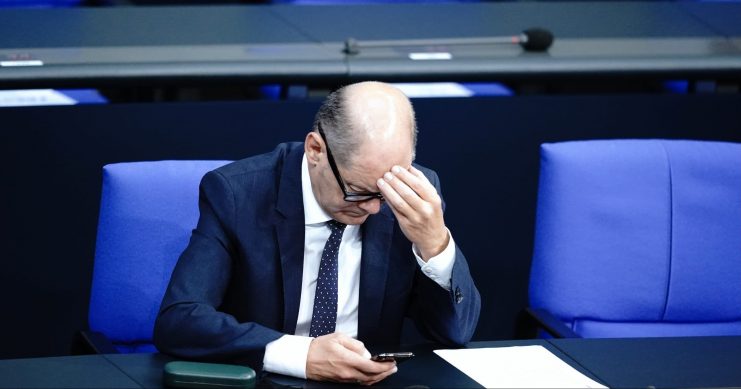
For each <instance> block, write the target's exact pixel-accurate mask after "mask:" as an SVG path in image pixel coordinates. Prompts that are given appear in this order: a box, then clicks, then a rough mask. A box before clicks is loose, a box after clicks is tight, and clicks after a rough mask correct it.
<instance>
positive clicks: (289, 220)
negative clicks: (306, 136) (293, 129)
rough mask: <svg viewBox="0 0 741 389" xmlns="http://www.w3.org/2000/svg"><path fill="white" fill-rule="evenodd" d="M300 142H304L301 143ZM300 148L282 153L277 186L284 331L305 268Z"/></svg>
mask: <svg viewBox="0 0 741 389" xmlns="http://www.w3.org/2000/svg"><path fill="white" fill-rule="evenodd" d="M301 145H303V143H302V144H301ZM302 158H303V147H301V148H299V147H295V148H291V149H290V150H289V151H288V153H287V154H286V156H285V159H284V161H283V166H282V168H281V175H280V183H279V186H278V201H277V204H276V211H277V213H278V215H277V217H276V219H275V231H276V236H277V238H278V249H279V251H280V262H281V271H282V276H283V306H284V311H283V330H284V332H286V333H288V334H293V333H294V332H295V331H296V320H297V318H298V308H299V303H300V301H301V279H302V277H303V270H304V205H303V204H304V203H303V196H302V192H301V160H302Z"/></svg>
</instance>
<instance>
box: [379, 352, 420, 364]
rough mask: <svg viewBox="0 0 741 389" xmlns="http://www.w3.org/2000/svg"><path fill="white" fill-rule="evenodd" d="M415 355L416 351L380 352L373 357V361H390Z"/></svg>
mask: <svg viewBox="0 0 741 389" xmlns="http://www.w3.org/2000/svg"><path fill="white" fill-rule="evenodd" d="M413 356H414V353H409V352H403V353H380V354H376V355H374V356H372V357H371V360H372V361H376V362H389V361H400V360H404V359H409V358H411V357H413Z"/></svg>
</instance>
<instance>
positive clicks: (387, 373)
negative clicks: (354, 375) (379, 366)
mask: <svg viewBox="0 0 741 389" xmlns="http://www.w3.org/2000/svg"><path fill="white" fill-rule="evenodd" d="M397 371H399V368H398V367H396V365H395V364H394V365H393V367H392V368H391V369H389V370H387V371H384V372H383V373H379V374H376V375H373V376H369V377H368V379H367V380H365V381H363V382H361V384H363V385H373V384H375V383H377V382H380V381H383V380H384V379H385V378H386V377H388V376H390V375H391V374H394V373H396V372H397Z"/></svg>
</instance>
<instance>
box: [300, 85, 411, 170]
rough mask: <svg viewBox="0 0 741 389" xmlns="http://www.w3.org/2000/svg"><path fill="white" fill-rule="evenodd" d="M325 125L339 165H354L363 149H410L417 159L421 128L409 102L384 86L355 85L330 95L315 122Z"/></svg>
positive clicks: (392, 89)
mask: <svg viewBox="0 0 741 389" xmlns="http://www.w3.org/2000/svg"><path fill="white" fill-rule="evenodd" d="M316 122H321V123H322V128H323V130H324V132H325V134H326V136H327V141H328V142H329V144H330V148H331V149H332V153H333V154H335V158H336V159H337V161H338V163H340V164H345V165H352V164H353V163H354V162H355V161H354V158H353V157H354V156H355V155H358V154H359V153H360V152H361V151H362V150H363V149H371V148H372V149H373V150H387V149H393V148H398V147H399V146H403V147H408V148H410V150H409V152H411V155H412V159H413V158H414V152H415V145H416V135H417V134H416V133H417V126H416V122H415V118H414V109H413V108H412V104H411V103H410V102H409V99H408V98H407V97H406V96H405V95H404V94H403V93H402V92H401V91H400V90H399V89H397V88H395V87H393V86H391V85H389V84H386V83H382V82H375V81H368V82H361V83H357V84H351V85H348V86H346V87H343V88H341V89H338V90H337V91H335V92H333V93H332V94H330V95H329V96H328V97H327V99H326V100H325V102H324V104H322V107H321V108H320V109H319V112H318V113H317V116H316V119H315V125H314V128H315V129H316V127H317V125H316Z"/></svg>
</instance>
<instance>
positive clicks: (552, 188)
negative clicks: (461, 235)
mask: <svg viewBox="0 0 741 389" xmlns="http://www.w3.org/2000/svg"><path fill="white" fill-rule="evenodd" d="M529 293H530V295H529V298H530V308H529V311H530V313H531V314H532V315H534V316H535V317H537V318H538V319H539V320H540V322H541V324H543V325H544V326H545V328H546V329H547V330H549V332H551V334H553V335H556V336H567V337H568V336H580V337H587V338H609V337H654V336H704V335H741V144H734V143H723V142H704V141H680V140H604V141H581V142H564V143H553V144H544V145H542V147H541V168H540V183H539V193H538V208H537V222H536V234H535V247H534V256H533V262H532V269H531V275H530V291H529Z"/></svg>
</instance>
